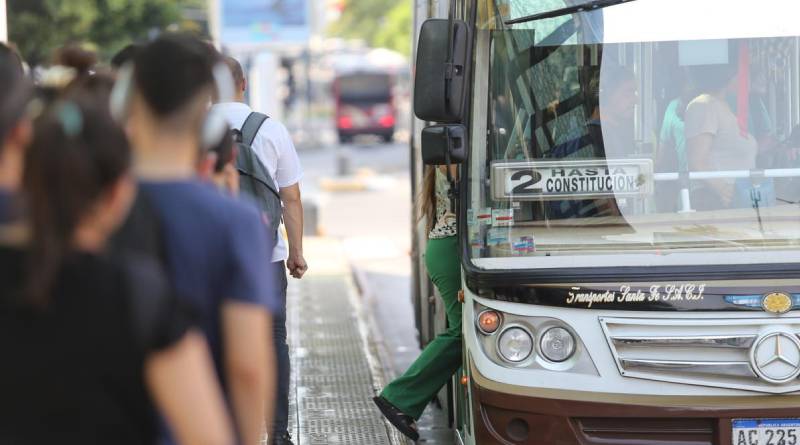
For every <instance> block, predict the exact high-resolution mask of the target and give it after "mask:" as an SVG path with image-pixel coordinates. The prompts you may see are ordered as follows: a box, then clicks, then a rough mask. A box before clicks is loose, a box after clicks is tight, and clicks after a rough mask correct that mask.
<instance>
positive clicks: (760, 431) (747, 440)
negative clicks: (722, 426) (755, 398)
mask: <svg viewBox="0 0 800 445" xmlns="http://www.w3.org/2000/svg"><path fill="white" fill-rule="evenodd" d="M733 445H800V419H735V420H734V421H733Z"/></svg>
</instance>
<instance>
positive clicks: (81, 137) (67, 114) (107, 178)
mask: <svg viewBox="0 0 800 445" xmlns="http://www.w3.org/2000/svg"><path fill="white" fill-rule="evenodd" d="M107 103H108V102H107V98H106V99H105V100H98V98H97V96H95V95H94V94H86V92H84V91H80V90H78V89H75V90H73V91H71V92H69V93H67V94H65V95H64V96H63V97H62V98H61V99H58V100H57V101H55V102H54V103H52V104H50V105H49V106H48V107H47V109H45V111H44V112H43V113H42V115H41V116H40V117H39V118H37V120H36V122H35V133H34V134H35V135H34V138H33V141H32V143H31V145H30V147H29V149H28V150H27V153H26V159H25V169H24V177H23V187H22V198H23V200H24V202H25V208H26V217H27V218H28V226H29V228H30V231H31V233H30V248H29V261H30V268H29V270H30V276H29V282H28V287H27V292H26V296H27V297H28V298H29V299H30V301H31V302H33V303H36V304H46V302H47V299H48V296H49V293H50V290H51V288H52V286H53V283H54V280H55V278H56V276H57V274H58V272H59V270H60V268H61V266H62V265H63V261H64V259H65V257H66V256H67V255H69V254H70V253H72V252H75V251H98V250H101V249H102V248H103V245H104V243H105V242H106V240H107V239H108V237H109V236H110V235H111V234H112V233H113V232H114V231H115V230H116V229H117V228H118V226H119V225H120V224H121V223H122V221H123V220H124V218H125V216H126V215H127V212H128V210H129V208H130V205H131V202H132V200H133V197H134V195H135V183H134V181H133V179H132V178H131V176H130V174H129V170H130V163H131V153H130V149H129V147H128V143H127V140H126V138H125V134H124V132H123V131H122V129H121V128H120V127H119V126H118V125H117V124H116V123H115V122H114V121H113V119H112V118H111V115H110V113H109V111H108V106H107Z"/></svg>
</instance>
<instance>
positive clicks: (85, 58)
mask: <svg viewBox="0 0 800 445" xmlns="http://www.w3.org/2000/svg"><path fill="white" fill-rule="evenodd" d="M53 64H54V65H60V66H66V67H70V68H72V69H74V70H75V71H76V73H77V74H86V73H89V72H91V71H92V70H94V68H95V66H96V65H97V54H96V53H95V52H94V51H90V50H88V49H86V48H84V47H83V46H81V45H79V44H77V43H69V44H67V45H64V46H63V47H61V48H59V49H57V50H56V51H55V53H54V54H53Z"/></svg>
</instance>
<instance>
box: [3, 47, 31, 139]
mask: <svg viewBox="0 0 800 445" xmlns="http://www.w3.org/2000/svg"><path fill="white" fill-rule="evenodd" d="M0 85H2V88H0V141H2V140H3V139H4V138H5V137H6V133H7V132H8V131H9V130H11V128H13V127H14V126H15V125H16V123H17V122H18V121H19V120H20V118H21V117H22V115H23V113H24V112H25V107H26V106H27V104H28V101H29V100H30V98H31V95H32V85H31V84H30V82H29V81H28V79H27V77H26V76H25V73H24V71H23V68H22V59H20V58H19V54H17V52H16V51H14V50H13V49H12V48H11V47H9V46H6V45H3V44H1V43H0ZM0 146H2V144H0Z"/></svg>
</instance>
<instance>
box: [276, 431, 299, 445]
mask: <svg viewBox="0 0 800 445" xmlns="http://www.w3.org/2000/svg"><path fill="white" fill-rule="evenodd" d="M272 445H294V442H292V435H291V434H289V433H283V434H281V435H280V436H275V440H273V441H272Z"/></svg>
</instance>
